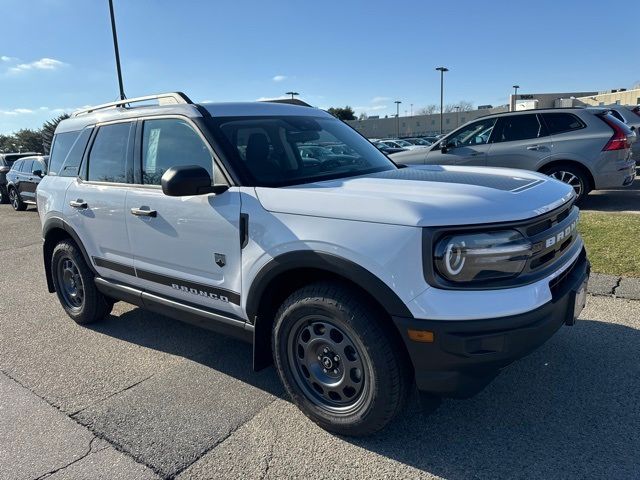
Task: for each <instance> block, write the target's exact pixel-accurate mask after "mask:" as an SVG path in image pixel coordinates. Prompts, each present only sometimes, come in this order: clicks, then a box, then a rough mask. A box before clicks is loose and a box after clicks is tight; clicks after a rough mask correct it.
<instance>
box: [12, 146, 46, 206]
mask: <svg viewBox="0 0 640 480" xmlns="http://www.w3.org/2000/svg"><path fill="white" fill-rule="evenodd" d="M48 159H49V157H48V156H43V155H38V156H34V157H24V158H22V159H20V160H16V161H15V162H13V166H12V167H11V170H9V172H8V173H7V194H8V196H9V202H11V205H12V206H13V208H14V210H18V211H20V210H24V209H25V208H27V205H35V204H36V188H37V187H38V184H39V183H40V180H41V179H42V177H44V175H45V173H46V172H47V160H48Z"/></svg>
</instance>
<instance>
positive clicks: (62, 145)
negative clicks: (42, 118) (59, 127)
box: [49, 132, 80, 175]
mask: <svg viewBox="0 0 640 480" xmlns="http://www.w3.org/2000/svg"><path fill="white" fill-rule="evenodd" d="M78 135H80V132H66V133H58V134H57V135H56V136H55V137H54V138H53V145H52V146H51V154H50V156H49V173H50V174H52V175H59V174H60V170H61V169H62V164H63V163H64V161H65V159H66V158H67V155H68V154H69V150H71V147H72V146H73V144H74V142H75V141H76V139H77V138H78Z"/></svg>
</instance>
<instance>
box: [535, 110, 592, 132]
mask: <svg viewBox="0 0 640 480" xmlns="http://www.w3.org/2000/svg"><path fill="white" fill-rule="evenodd" d="M542 118H543V119H544V123H546V124H547V129H548V130H549V134H551V135H555V134H557V133H563V132H570V131H572V130H580V129H581V128H584V127H585V124H584V123H583V122H582V120H580V119H579V118H578V117H576V116H575V115H573V114H571V113H560V112H558V113H543V114H542Z"/></svg>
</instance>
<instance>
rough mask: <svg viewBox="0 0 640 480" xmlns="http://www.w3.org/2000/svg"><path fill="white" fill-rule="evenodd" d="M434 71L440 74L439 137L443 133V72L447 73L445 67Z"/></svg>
mask: <svg viewBox="0 0 640 480" xmlns="http://www.w3.org/2000/svg"><path fill="white" fill-rule="evenodd" d="M436 70H438V71H439V72H440V135H442V134H443V133H444V130H443V127H442V112H443V110H444V72H448V71H449V69H448V68H447V67H437V68H436Z"/></svg>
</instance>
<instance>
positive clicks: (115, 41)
mask: <svg viewBox="0 0 640 480" xmlns="http://www.w3.org/2000/svg"><path fill="white" fill-rule="evenodd" d="M109 13H110V15H111V33H112V34H113V50H114V51H115V54H116V70H117V72H118V86H119V87H120V100H124V99H125V98H127V96H126V95H125V94H124V86H123V85H122V69H121V68H120V50H119V49H118V34H117V33H116V19H115V16H114V14H113V0H109Z"/></svg>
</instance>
